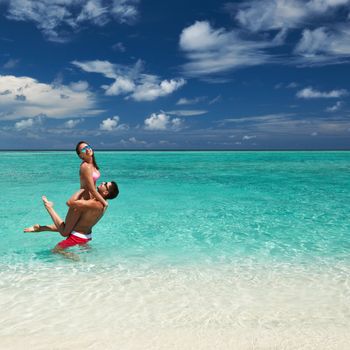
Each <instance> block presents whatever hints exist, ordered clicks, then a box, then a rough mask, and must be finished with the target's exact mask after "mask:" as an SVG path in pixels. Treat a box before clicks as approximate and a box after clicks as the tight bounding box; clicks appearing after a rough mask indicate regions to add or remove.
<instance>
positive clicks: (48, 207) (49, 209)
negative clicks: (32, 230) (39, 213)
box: [41, 196, 75, 237]
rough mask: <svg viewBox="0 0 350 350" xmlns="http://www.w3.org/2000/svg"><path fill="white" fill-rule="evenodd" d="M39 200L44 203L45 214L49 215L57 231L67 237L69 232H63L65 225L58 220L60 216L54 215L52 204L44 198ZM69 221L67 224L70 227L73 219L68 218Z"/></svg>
mask: <svg viewBox="0 0 350 350" xmlns="http://www.w3.org/2000/svg"><path fill="white" fill-rule="evenodd" d="M41 198H42V200H43V202H44V205H45V208H46V210H47V212H48V213H49V215H50V216H51V219H52V220H53V222H54V223H55V226H56V227H57V231H58V232H59V233H60V234H61V236H63V237H67V236H69V234H70V232H67V231H66V230H65V228H66V225H65V223H64V221H63V220H62V219H61V218H60V216H59V215H58V214H57V213H56V211H55V210H54V209H53V203H52V202H50V201H49V200H48V199H47V198H46V197H45V196H42V197H41ZM69 219H70V223H69V224H70V225H71V224H72V222H73V219H74V218H69ZM74 220H75V219H74Z"/></svg>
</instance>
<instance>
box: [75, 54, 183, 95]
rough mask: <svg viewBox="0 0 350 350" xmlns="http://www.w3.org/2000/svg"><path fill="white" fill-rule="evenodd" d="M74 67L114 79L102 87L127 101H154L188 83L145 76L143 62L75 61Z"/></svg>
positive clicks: (181, 79) (108, 92)
mask: <svg viewBox="0 0 350 350" xmlns="http://www.w3.org/2000/svg"><path fill="white" fill-rule="evenodd" d="M72 64H73V65H75V66H76V67H79V68H80V69H82V70H84V71H85V72H89V73H99V74H102V75H104V76H105V77H106V78H109V79H113V80H114V82H113V83H112V84H110V85H102V88H103V89H104V90H105V94H106V95H108V96H118V95H125V96H126V97H125V98H126V99H130V98H131V99H133V100H135V101H153V100H155V99H157V98H159V97H162V96H166V95H169V94H171V93H173V92H174V91H176V90H177V89H179V88H180V87H182V86H183V85H184V84H185V83H186V81H185V80H184V79H183V78H178V79H170V80H168V79H165V80H161V79H160V78H159V77H158V76H156V75H151V74H144V73H142V70H143V62H142V61H141V60H138V61H137V62H136V63H135V65H134V66H130V67H129V66H125V65H120V64H113V63H110V62H108V61H100V60H95V61H87V62H79V61H73V62H72Z"/></svg>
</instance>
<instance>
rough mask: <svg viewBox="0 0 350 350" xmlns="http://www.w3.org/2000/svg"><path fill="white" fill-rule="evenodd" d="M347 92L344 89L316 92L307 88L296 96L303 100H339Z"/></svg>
mask: <svg viewBox="0 0 350 350" xmlns="http://www.w3.org/2000/svg"><path fill="white" fill-rule="evenodd" d="M347 94H348V92H347V90H345V89H340V90H331V91H325V92H322V91H318V90H315V89H313V88H312V87H307V88H305V89H302V90H300V91H298V92H297V94H296V96H297V97H299V98H304V99H311V98H339V97H342V96H345V95H347Z"/></svg>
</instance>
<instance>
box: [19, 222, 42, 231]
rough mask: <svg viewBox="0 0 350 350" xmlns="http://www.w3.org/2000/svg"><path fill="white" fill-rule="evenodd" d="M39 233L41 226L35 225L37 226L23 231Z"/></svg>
mask: <svg viewBox="0 0 350 350" xmlns="http://www.w3.org/2000/svg"><path fill="white" fill-rule="evenodd" d="M39 231H40V225H39V224H35V225H33V226H30V227H27V228H25V229H24V230H23V232H39Z"/></svg>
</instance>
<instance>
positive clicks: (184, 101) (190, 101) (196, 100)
mask: <svg viewBox="0 0 350 350" xmlns="http://www.w3.org/2000/svg"><path fill="white" fill-rule="evenodd" d="M205 99H206V97H204V96H201V97H195V98H186V97H182V98H180V99H179V100H178V101H177V102H176V104H177V105H179V106H182V105H193V104H197V103H199V102H201V101H204V100H205Z"/></svg>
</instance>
